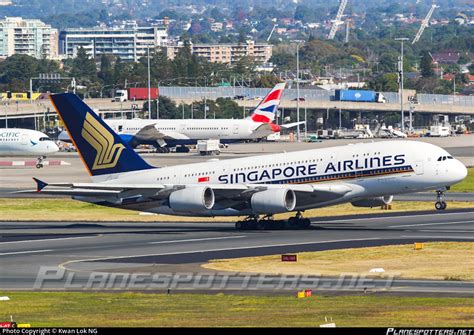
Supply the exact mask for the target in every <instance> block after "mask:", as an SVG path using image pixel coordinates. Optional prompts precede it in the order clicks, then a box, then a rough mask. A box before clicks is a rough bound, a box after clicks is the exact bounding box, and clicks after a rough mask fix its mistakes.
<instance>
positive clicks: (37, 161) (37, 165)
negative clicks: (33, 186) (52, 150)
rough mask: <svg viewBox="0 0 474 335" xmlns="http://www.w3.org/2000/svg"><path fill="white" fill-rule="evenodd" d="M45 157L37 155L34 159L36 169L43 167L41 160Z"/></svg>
mask: <svg viewBox="0 0 474 335" xmlns="http://www.w3.org/2000/svg"><path fill="white" fill-rule="evenodd" d="M45 158H46V157H45V156H40V157H38V159H37V160H36V168H37V169H41V168H42V167H43V160H44V159H45Z"/></svg>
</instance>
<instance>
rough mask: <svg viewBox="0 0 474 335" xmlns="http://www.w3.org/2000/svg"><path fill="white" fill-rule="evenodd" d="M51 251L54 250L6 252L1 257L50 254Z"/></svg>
mask: <svg viewBox="0 0 474 335" xmlns="http://www.w3.org/2000/svg"><path fill="white" fill-rule="evenodd" d="M50 251H53V250H52V249H44V250H30V251H15V252H4V253H1V254H0V256H10V255H22V254H39V253H41V252H50Z"/></svg>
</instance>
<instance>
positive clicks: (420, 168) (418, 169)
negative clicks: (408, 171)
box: [415, 161, 425, 175]
mask: <svg viewBox="0 0 474 335" xmlns="http://www.w3.org/2000/svg"><path fill="white" fill-rule="evenodd" d="M415 173H416V174H417V175H422V174H423V173H425V171H424V166H423V161H417V162H416V163H415Z"/></svg>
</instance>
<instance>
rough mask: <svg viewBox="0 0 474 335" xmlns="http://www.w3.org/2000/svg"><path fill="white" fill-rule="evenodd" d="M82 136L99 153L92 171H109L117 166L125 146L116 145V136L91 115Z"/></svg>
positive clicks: (88, 116)
mask: <svg viewBox="0 0 474 335" xmlns="http://www.w3.org/2000/svg"><path fill="white" fill-rule="evenodd" d="M81 135H82V137H83V138H84V139H85V140H86V141H87V142H89V144H90V145H91V146H92V147H93V148H94V149H95V151H96V152H97V153H96V156H95V160H94V165H93V166H92V170H100V169H109V168H113V167H115V166H116V165H117V162H118V160H119V158H120V155H121V154H122V150H123V149H125V146H124V145H123V144H120V143H119V144H115V140H114V136H113V135H112V134H111V133H110V132H109V131H108V130H107V129H105V127H104V126H103V125H101V124H100V122H99V121H97V120H96V119H95V118H94V117H93V116H92V115H91V114H90V113H87V115H86V118H85V120H84V124H83V125H82V132H81Z"/></svg>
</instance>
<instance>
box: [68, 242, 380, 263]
mask: <svg viewBox="0 0 474 335" xmlns="http://www.w3.org/2000/svg"><path fill="white" fill-rule="evenodd" d="M381 239H382V238H379V237H372V238H356V239H344V240H328V241H312V242H300V243H284V244H268V245H251V246H246V247H231V248H219V249H204V250H190V251H181V252H168V253H161V254H144V255H128V256H110V257H101V258H90V259H78V260H73V261H68V262H64V263H62V264H60V265H59V267H62V268H66V265H68V264H72V263H81V262H91V261H94V262H95V261H107V260H111V259H127V258H136V257H149V256H169V255H185V254H194V253H203V252H214V251H226V250H245V249H260V248H273V247H287V246H297V245H305V244H323V243H338V242H353V241H375V240H381Z"/></svg>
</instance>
